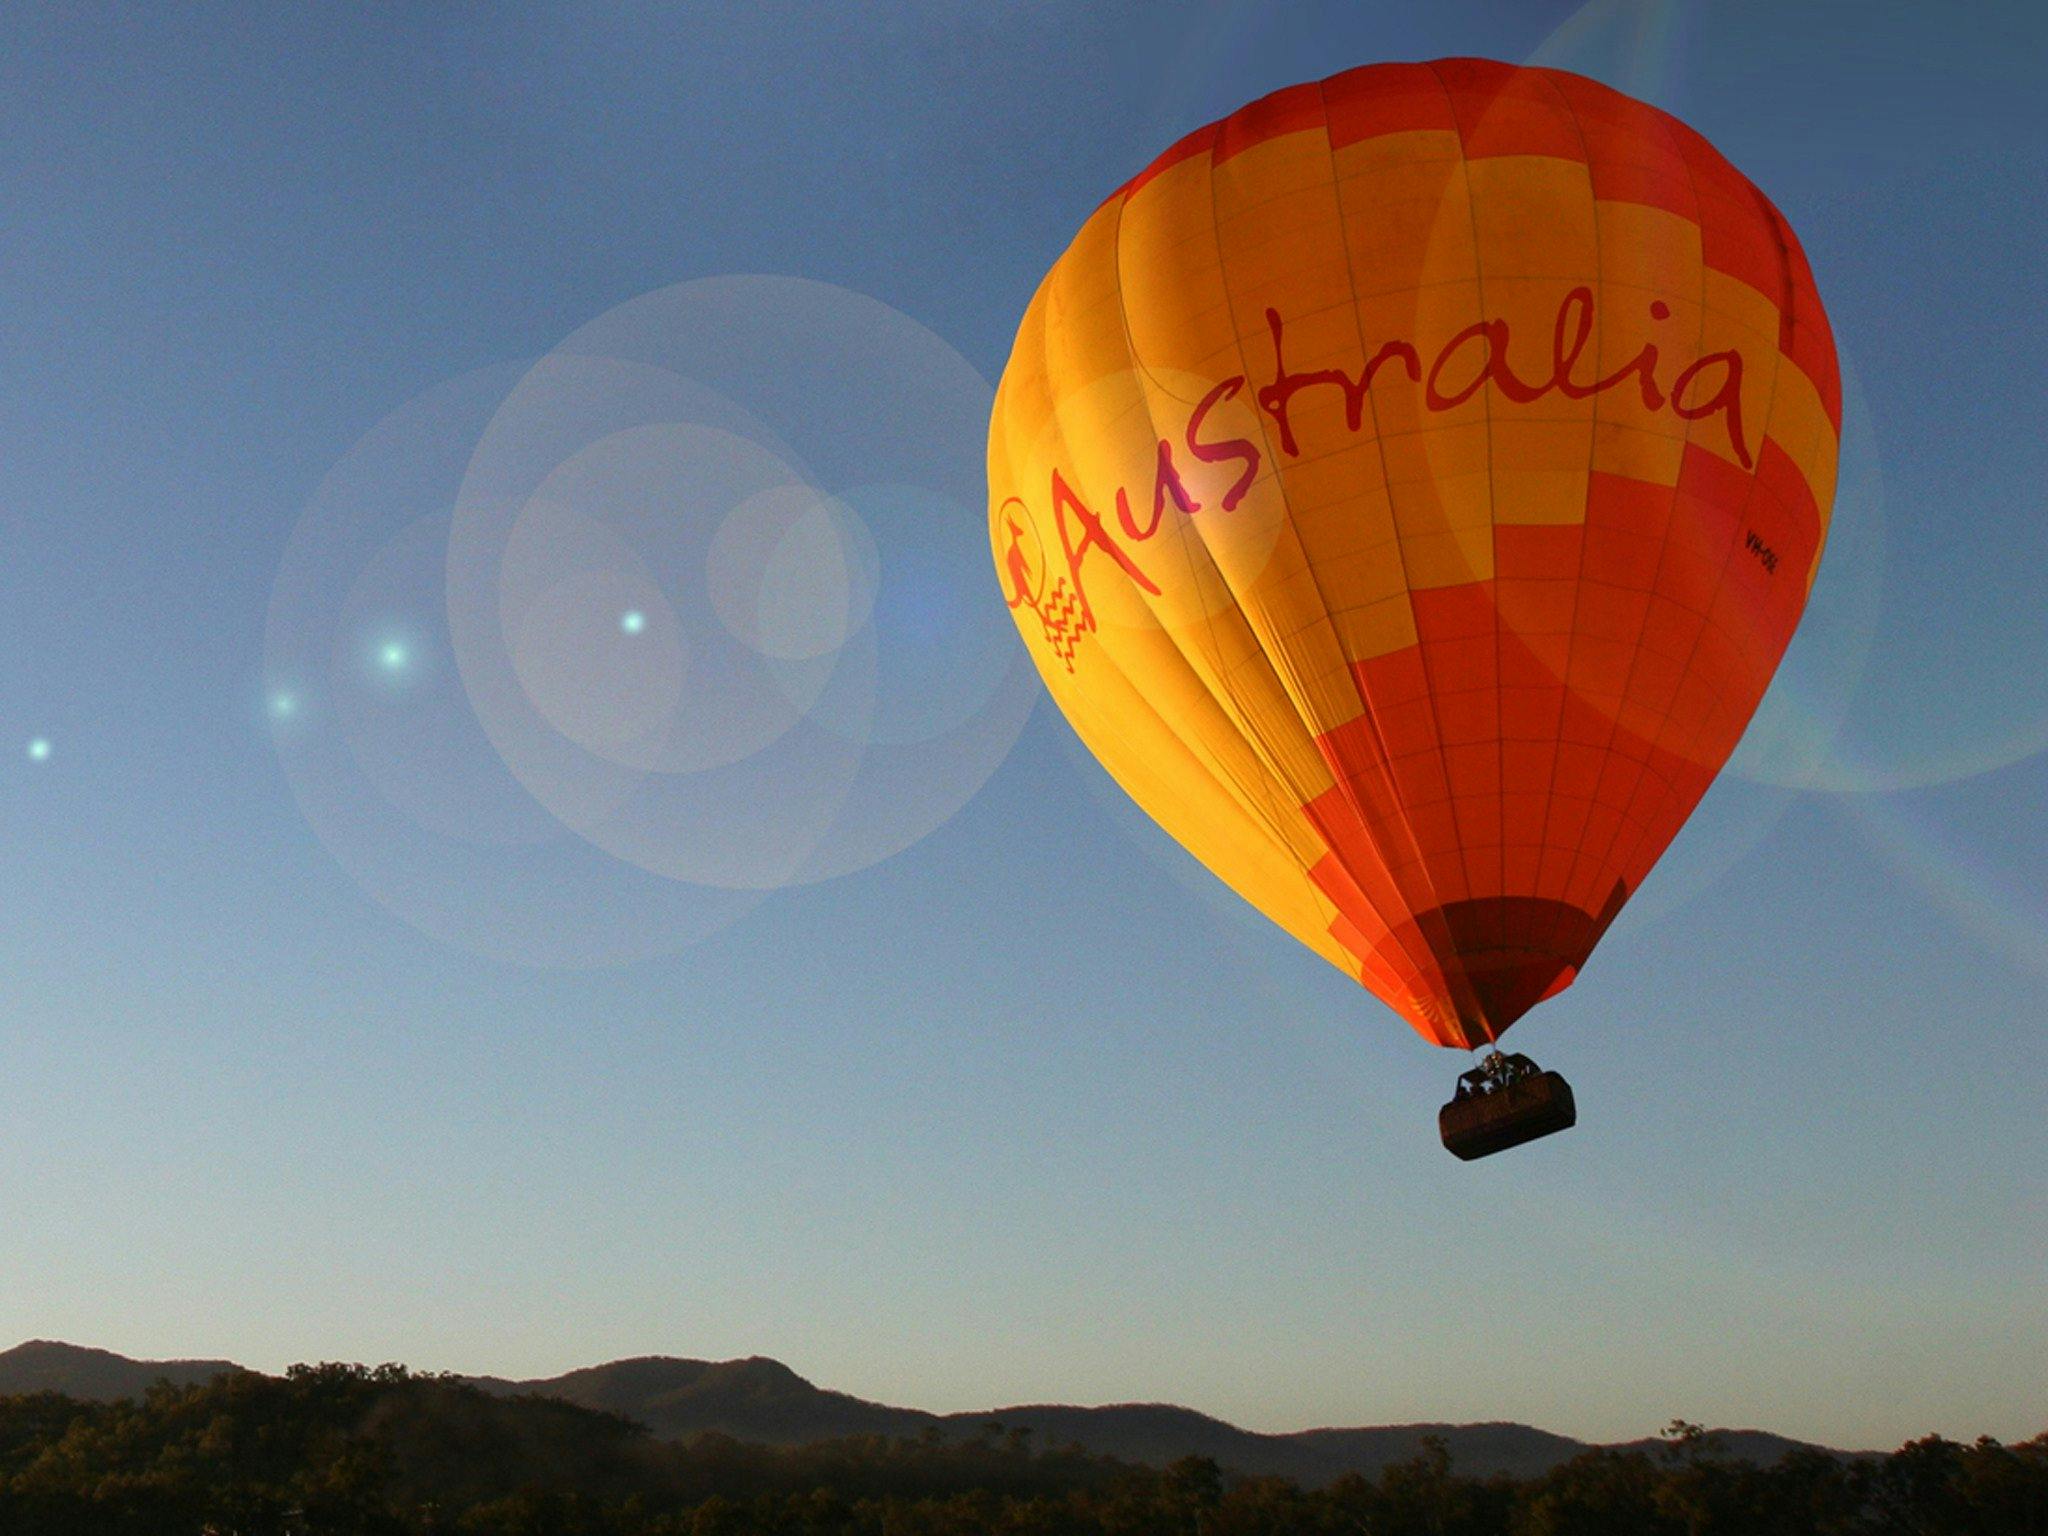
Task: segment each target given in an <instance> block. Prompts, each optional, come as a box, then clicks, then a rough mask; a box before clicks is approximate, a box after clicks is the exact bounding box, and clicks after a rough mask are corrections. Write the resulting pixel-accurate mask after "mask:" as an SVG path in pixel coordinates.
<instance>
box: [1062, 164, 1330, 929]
mask: <svg viewBox="0 0 2048 1536" xmlns="http://www.w3.org/2000/svg"><path fill="white" fill-rule="evenodd" d="M1113 218H1114V220H1115V225H1114V228H1115V229H1116V230H1117V231H1119V232H1120V230H1121V226H1122V218H1123V208H1122V205H1121V204H1119V205H1118V207H1117V209H1116V212H1115V214H1114V215H1113ZM1115 249H1116V242H1115V241H1114V240H1113V241H1112V243H1111V250H1112V253H1114V251H1115ZM1062 259H1063V260H1064V259H1065V258H1062ZM1110 275H1111V278H1112V286H1113V288H1115V290H1116V296H1117V302H1118V310H1119V317H1120V321H1121V320H1122V292H1121V287H1120V284H1119V283H1118V282H1117V280H1116V268H1115V266H1114V264H1113V265H1112V269H1111V274H1110ZM1048 308H1049V306H1048ZM1124 323H1125V324H1126V346H1125V355H1126V357H1127V358H1129V357H1130V355H1131V349H1130V347H1129V344H1128V328H1127V322H1124ZM1048 324H1049V322H1048V321H1043V320H1042V321H1041V337H1040V350H1041V356H1042V357H1043V358H1045V359H1046V367H1045V372H1046V374H1047V377H1048V380H1050V377H1051V368H1050V357H1051V351H1050V348H1049V347H1047V346H1046V345H1045V342H1044V335H1043V333H1044V331H1045V329H1046V327H1047V325H1048ZM1135 371H1136V370H1135V368H1134V372H1135ZM1145 409H1146V418H1147V421H1148V423H1150V424H1152V425H1153V426H1154V429H1155V432H1156V423H1154V422H1153V420H1152V416H1151V402H1150V395H1149V393H1148V394H1147V395H1146V397H1145ZM1054 436H1055V440H1056V442H1057V444H1058V446H1059V449H1060V451H1061V454H1062V455H1063V456H1068V457H1070V455H1069V454H1068V447H1069V445H1068V444H1067V442H1066V435H1065V428H1064V426H1062V425H1061V424H1060V422H1059V416H1058V412H1057V410H1055V412H1054ZM1183 553H1184V554H1185V551H1183ZM1205 553H1206V551H1205ZM1192 569H1193V568H1192V564H1191V565H1190V574H1191V575H1192ZM1217 577H1218V580H1219V582H1220V581H1221V579H1222V578H1221V573H1220V572H1218V573H1217ZM1224 586H1225V587H1226V589H1227V587H1228V584H1227V583H1224ZM1138 601H1139V602H1140V603H1141V604H1142V605H1143V606H1144V607H1145V609H1146V610H1147V611H1148V612H1149V613H1151V614H1152V615H1153V617H1154V618H1155V619H1156V620H1158V626H1159V630H1160V633H1161V635H1162V637H1163V638H1164V639H1165V640H1166V642H1167V644H1168V645H1169V646H1170V647H1171V648H1172V650H1173V652H1174V654H1175V655H1177V656H1178V657H1179V659H1180V662H1181V665H1182V666H1183V667H1184V668H1186V671H1187V676H1188V678H1189V679H1190V680H1191V681H1192V682H1193V684H1194V685H1195V687H1196V688H1197V689H1198V690H1199V691H1200V693H1201V694H1202V695H1203V696H1204V697H1206V698H1207V699H1208V700H1209V701H1210V702H1211V703H1212V704H1213V705H1215V706H1216V708H1217V709H1218V711H1219V712H1220V713H1221V714H1222V715H1223V717H1224V719H1225V720H1226V721H1227V722H1228V723H1229V725H1230V726H1231V727H1232V729H1233V730H1234V732H1235V733H1236V735H1237V737H1238V739H1239V740H1240V741H1241V742H1242V743H1243V744H1244V745H1245V746H1246V747H1247V748H1248V749H1249V751H1250V754H1251V756H1252V757H1253V759H1254V760H1255V761H1256V762H1257V764H1258V765H1259V767H1260V768H1261V769H1263V770H1264V773H1265V776H1266V779H1267V780H1269V781H1271V782H1272V783H1278V784H1285V783H1286V782H1287V778H1286V775H1284V774H1282V773H1281V772H1280V769H1279V765H1278V764H1277V763H1276V762H1274V761H1273V760H1272V758H1271V757H1270V755H1269V754H1268V753H1267V752H1266V751H1265V750H1264V748H1263V746H1262V745H1261V743H1260V741H1259V739H1258V736H1257V734H1256V733H1255V732H1253V731H1252V730H1250V729H1249V728H1248V718H1247V716H1246V715H1245V712H1244V709H1243V706H1242V705H1241V704H1240V703H1239V701H1238V700H1237V699H1236V698H1235V697H1234V696H1232V695H1230V694H1229V693H1228V691H1227V689H1224V690H1221V691H1219V689H1218V688H1217V687H1212V686H1211V685H1210V684H1209V682H1208V681H1207V680H1206V678H1205V675H1204V673H1205V669H1204V667H1203V666H1201V665H1198V664H1197V663H1196V662H1195V661H1194V659H1193V658H1192V657H1191V656H1190V655H1189V653H1188V651H1187V649H1186V647H1185V646H1184V645H1183V644H1182V642H1181V639H1180V637H1179V636H1178V635H1177V634H1176V633H1175V631H1174V629H1173V627H1172V626H1171V625H1169V624H1168V623H1167V622H1166V621H1165V620H1164V619H1163V618H1161V617H1160V614H1159V610H1158V609H1157V608H1156V607H1155V606H1154V605H1153V604H1152V603H1151V602H1150V601H1149V600H1148V599H1147V598H1145V596H1144V595H1143V593H1142V591H1140V594H1139V597H1138ZM1204 618H1205V622H1206V621H1207V615H1204ZM1208 627H1209V630H1210V635H1211V639H1212V647H1213V639H1214V627H1213V624H1210V625H1208ZM1096 649H1097V650H1098V651H1099V652H1100V653H1101V654H1102V657H1103V659H1104V661H1105V662H1106V663H1107V664H1108V665H1109V666H1111V667H1112V668H1113V669H1114V670H1115V671H1116V672H1117V674H1118V675H1119V676H1121V677H1122V678H1123V679H1124V681H1125V684H1126V685H1127V686H1128V687H1129V688H1130V690H1131V692H1132V694H1133V695H1134V696H1136V697H1139V698H1143V697H1144V691H1143V690H1142V689H1141V688H1139V687H1138V685H1137V683H1136V680H1135V679H1134V678H1132V676H1131V674H1130V672H1129V671H1128V670H1126V669H1125V668H1124V667H1123V665H1122V664H1121V663H1120V662H1119V661H1118V660H1117V659H1116V658H1115V657H1114V655H1112V654H1111V652H1110V648H1109V646H1108V645H1107V643H1106V642H1102V641H1101V639H1100V634H1099V631H1098V644H1097V646H1096ZM1219 681H1220V674H1219ZM1150 707H1153V706H1151V705H1150V704H1149V701H1148V708H1150ZM1153 712H1154V713H1155V714H1156V715H1158V717H1159V719H1160V721H1161V723H1162V724H1163V725H1165V726H1166V728H1167V730H1168V731H1169V733H1170V734H1171V735H1172V736H1173V737H1174V738H1175V739H1176V740H1178V741H1179V742H1180V743H1181V744H1182V745H1183V746H1184V747H1186V748H1187V749H1188V751H1189V752H1190V753H1191V754H1192V755H1193V756H1194V757H1195V759H1196V760H1197V761H1198V762H1203V763H1205V764H1206V765H1208V769H1209V772H1210V775H1211V777H1212V778H1214V779H1215V781H1216V782H1217V783H1218V784H1219V785H1221V786H1222V787H1223V788H1224V789H1225V790H1226V791H1227V792H1228V793H1229V794H1230V795H1231V797H1232V798H1233V799H1234V800H1236V801H1237V802H1238V804H1239V805H1240V806H1241V807H1242V808H1243V809H1244V811H1245V813H1246V815H1247V817H1248V818H1249V819H1250V820H1251V822H1252V823H1253V825H1254V826H1256V827H1257V828H1258V829H1259V830H1260V831H1261V832H1263V833H1264V834H1265V836H1266V837H1267V839H1268V840H1269V841H1270V842H1271V844H1272V846H1273V848H1274V849H1275V850H1276V851H1277V852H1278V853H1279V855H1280V856H1281V861H1282V862H1283V863H1284V864H1289V865H1293V866H1296V867H1297V868H1298V867H1299V866H1300V865H1301V854H1300V851H1299V850H1298V849H1297V847H1296V845H1295V842H1294V841H1293V840H1292V839H1290V838H1289V837H1288V836H1287V834H1286V832H1285V831H1284V830H1283V822H1284V816H1283V815H1282V814H1279V813H1276V811H1275V810H1274V809H1273V808H1272V807H1271V806H1269V805H1268V804H1267V803H1266V802H1267V799H1268V794H1269V793H1270V787H1269V786H1268V785H1258V786H1254V785H1251V784H1248V783H1246V782H1245V781H1244V780H1243V779H1242V778H1240V777H1239V776H1238V775H1237V774H1236V773H1234V772H1232V771H1230V769H1229V767H1228V766H1227V764H1226V763H1225V761H1224V760H1223V759H1222V758H1221V757H1219V756H1217V755H1216V754H1214V753H1213V752H1211V751H1208V750H1207V749H1206V748H1205V747H1204V746H1203V745H1202V744H1201V743H1200V742H1199V741H1198V740H1197V739H1194V738H1191V737H1190V736H1188V735H1187V734H1185V733H1184V732H1182V731H1181V730H1179V729H1178V728H1176V727H1175V726H1174V725H1173V724H1171V723H1170V721H1169V720H1168V718H1167V716H1166V715H1165V714H1164V713H1163V712H1161V711H1159V710H1157V709H1156V708H1154V710H1153ZM1290 787H1291V786H1290ZM1261 789H1265V790H1267V791H1268V793H1260V792H1259V791H1260V790H1261ZM1288 813H1289V814H1293V815H1296V816H1299V812H1298V810H1295V809H1294V808H1291V807H1290V808H1288ZM1301 826H1302V828H1303V829H1305V830H1306V831H1308V832H1309V833H1310V835H1311V836H1313V834H1314V828H1313V827H1312V826H1310V824H1309V823H1308V822H1307V820H1306V818H1301ZM1200 862H1203V863H1204V865H1205V867H1206V863H1207V861H1206V860H1203V861H1200ZM1303 880H1304V883H1305V885H1306V886H1307V888H1308V890H1309V892H1310V895H1311V897H1312V900H1313V903H1314V905H1315V906H1316V908H1317V909H1318V910H1320V908H1321V907H1322V906H1323V905H1325V904H1326V903H1327V900H1328V899H1327V897H1325V896H1323V895H1322V893H1321V892H1320V891H1318V890H1316V889H1315V885H1314V882H1313V881H1312V880H1309V879H1308V877H1307V875H1306V872H1305V871H1304V872H1303ZM1225 883H1226V884H1228V883H1229V882H1228V881H1226V882H1225Z"/></svg>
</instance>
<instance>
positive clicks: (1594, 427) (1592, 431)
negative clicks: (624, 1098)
mask: <svg viewBox="0 0 2048 1536" xmlns="http://www.w3.org/2000/svg"><path fill="white" fill-rule="evenodd" d="M1531 73H1533V74H1535V75H1536V76H1537V77H1538V78H1540V79H1541V80H1542V81H1543V83H1544V84H1545V85H1547V86H1548V87H1549V88H1550V92H1551V94H1552V95H1553V96H1554V97H1556V98H1557V103H1558V106H1559V108H1560V109H1561V110H1562V111H1563V113H1564V115H1565V118H1566V120H1567V121H1569V122H1570V123H1571V125H1572V132H1573V134H1574V135H1576V136H1577V138H1578V141H1579V148H1580V150H1581V151H1582V152H1583V153H1584V155H1585V157H1586V190H1587V193H1588V198H1589V201H1590V203H1591V209H1592V222H1593V283H1594V287H1595V291H1596V294H1597V293H1599V292H1602V291H1604V289H1605V288H1606V283H1605V281H1604V277H1603V273H1604V270H1605V266H1604V262H1603V259H1602V256H1603V253H1602V250H1601V243H1600V197H1599V194H1598V193H1596V192H1594V191H1593V148H1592V145H1591V144H1589V143H1588V142H1587V141H1586V130H1585V127H1584V125H1583V124H1581V123H1580V122H1579V114H1578V111H1577V109H1576V108H1574V107H1573V106H1572V104H1571V101H1570V98H1568V97H1567V96H1566V95H1565V93H1564V92H1563V91H1562V90H1561V89H1560V88H1559V87H1558V85H1557V83H1556V81H1554V80H1553V79H1551V77H1550V73H1549V71H1547V70H1542V69H1538V70H1533V71H1531ZM1695 203H1697V199H1695ZM1593 317H1594V319H1593V324H1594V326H1595V331H1594V344H1593V356H1594V358H1595V359H1596V360H1597V359H1598V358H1599V357H1600V356H1601V343H1602V342H1603V341H1604V340H1605V331H1606V315H1605V313H1604V311H1603V310H1602V309H1601V308H1600V306H1599V305H1598V304H1597V302H1596V303H1595V305H1594V306H1593ZM1598 372H1599V370H1598V368H1597V367H1596V369H1595V374H1596V376H1597V374H1598ZM1592 407H1593V413H1592V416H1591V417H1590V418H1589V419H1588V421H1587V423H1586V491H1585V503H1584V507H1583V509H1582V515H1581V517H1580V519H1579V562H1578V571H1577V573H1576V574H1575V575H1574V577H1573V579H1572V617H1571V623H1570V625H1569V626H1568V627H1567V628H1566V630H1565V653H1564V675H1563V676H1562V677H1560V678H1559V679H1558V680H1557V681H1558V713H1557V732H1556V736H1555V738H1554V744H1553V747H1552V751H1551V760H1550V784H1549V787H1548V789H1547V790H1546V791H1545V794H1544V799H1543V831H1542V842H1541V845H1540V851H1539V853H1538V854H1537V859H1536V870H1537V877H1538V883H1539V884H1540V883H1541V877H1542V871H1543V864H1544V862H1545V859H1546V857H1547V855H1548V854H1549V851H1550V846H1551V844H1550V828H1551V819H1552V816H1553V814H1554V813H1555V811H1556V809H1557V775H1558V765H1559V762H1560V760H1561V759H1562V758H1563V756H1564V722H1565V718H1566V716H1567V715H1568V714H1569V713H1570V706H1571V702H1572V685H1571V671H1572V650H1573V643H1574V642H1575V641H1576V640H1577V639H1578V632H1579V595H1580V593H1581V592H1582V591H1583V590H1584V588H1585V581H1586V551H1587V547H1588V545H1590V544H1591V542H1592V537H1591V534H1592V517H1591V512H1592V505H1593V476H1594V474H1595V473H1596V471H1595V468H1594V466H1595V464H1596V462H1597V461H1598V459H1599V454H1600V396H1599V394H1598V393H1595V394H1594V395H1593V397H1592ZM1676 494H1677V492H1676V485H1675V482H1674V486H1673V495H1674V496H1675V495H1676ZM1667 522H1668V519H1667ZM1610 744H1611V738H1610ZM1603 771H1604V756H1603ZM1597 792H1598V786H1597V784H1596V785H1595V794H1596V798H1595V799H1594V800H1593V802H1592V803H1593V804H1594V805H1597V804H1599V801H1598V799H1597ZM1583 852H1584V844H1583V843H1581V844H1580V846H1579V847H1577V848H1574V849H1572V850H1571V851H1570V854H1569V859H1570V862H1568V863H1567V864H1566V865H1565V871H1564V879H1563V881H1562V883H1561V884H1560V886H1559V888H1558V894H1557V897H1556V900H1557V903H1558V906H1557V909H1556V910H1555V911H1553V912H1552V914H1551V918H1550V936H1549V949H1550V952H1551V953H1552V954H1555V955H1557V956H1558V957H1559V958H1563V956H1564V954H1565V950H1566V945H1565V934H1564V925H1565V923H1566V921H1567V915H1566V914H1567V912H1569V911H1570V910H1572V909H1571V907H1570V903H1569V902H1568V901H1567V900H1566V899H1565V898H1566V893H1567V892H1568V891H1569V890H1570V889H1571V883H1572V875H1573V873H1574V871H1575V870H1576V869H1577V868H1578V860H1579V858H1580V856H1581V855H1582V854H1583ZM1584 961H1585V956H1584V955H1580V956H1578V957H1577V958H1576V959H1574V960H1573V961H1572V962H1571V964H1573V965H1574V966H1577V965H1580V964H1583V963H1584Z"/></svg>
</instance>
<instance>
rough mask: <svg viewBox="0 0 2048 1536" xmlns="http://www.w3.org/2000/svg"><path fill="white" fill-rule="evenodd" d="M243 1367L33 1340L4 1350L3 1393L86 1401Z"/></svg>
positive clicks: (1, 1357)
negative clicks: (139, 1356)
mask: <svg viewBox="0 0 2048 1536" xmlns="http://www.w3.org/2000/svg"><path fill="white" fill-rule="evenodd" d="M240 1369H241V1367H240V1366H238V1365H236V1364H235V1363H234V1362H233V1361H231V1360H131V1359H129V1358H128V1357H127V1356H126V1355H117V1354H115V1353H114V1352H113V1351H112V1350H107V1349H87V1348H86V1347H84V1346H83V1345H79V1344H60V1343H57V1342H56V1341H55V1340H52V1339H30V1340H29V1341H28V1342H27V1343H26V1344H17V1345H15V1346H14V1348H12V1349H10V1350H5V1351H0V1397H13V1396H20V1395H24V1394H27V1393H30V1392H61V1393H63V1394H64V1395H65V1396H66V1397H75V1398H78V1399H79V1400H80V1401H81V1402H93V1403H111V1402H117V1401H119V1400H120V1399H122V1398H126V1397H140V1396H142V1394H143V1393H144V1392H146V1391H148V1390H149V1388H150V1387H152V1386H154V1385H155V1384H156V1383H157V1382H159V1381H168V1382H170V1383H171V1384H172V1385H173V1386H178V1387H184V1386H191V1385H193V1384H194V1383H197V1382H202V1381H211V1380H212V1379H213V1378H214V1377H216V1376H218V1375H220V1374H221V1373H222V1372H223V1371H238V1370H240Z"/></svg>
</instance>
